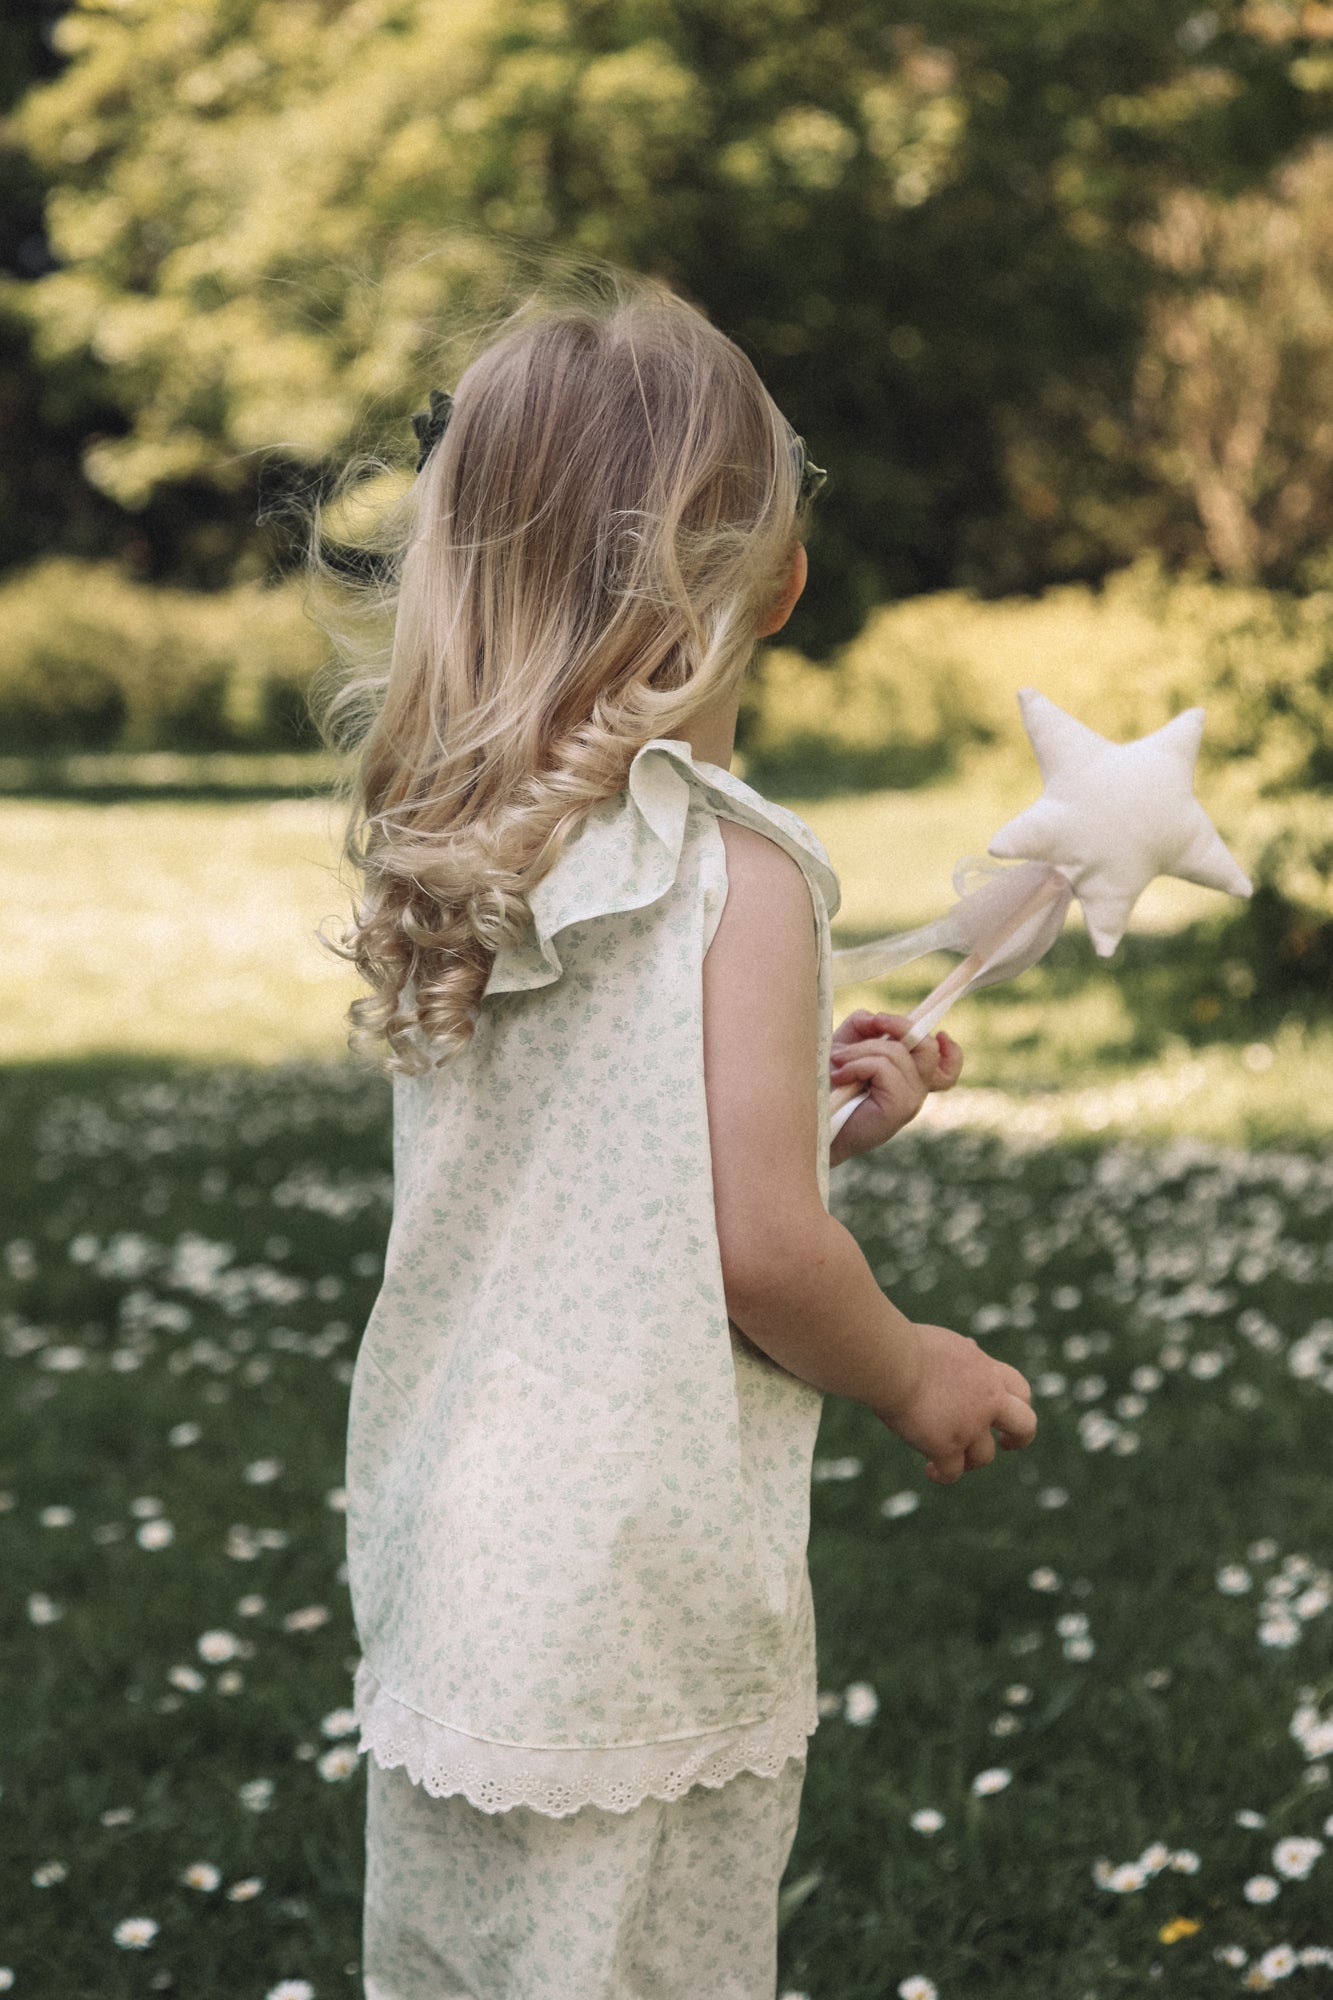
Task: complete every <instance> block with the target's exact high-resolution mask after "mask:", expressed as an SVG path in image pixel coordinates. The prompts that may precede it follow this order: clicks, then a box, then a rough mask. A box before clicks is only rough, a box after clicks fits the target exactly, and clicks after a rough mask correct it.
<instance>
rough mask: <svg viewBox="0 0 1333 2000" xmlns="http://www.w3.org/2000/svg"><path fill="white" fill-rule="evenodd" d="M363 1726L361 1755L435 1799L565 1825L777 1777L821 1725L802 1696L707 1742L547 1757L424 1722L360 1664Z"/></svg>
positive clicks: (548, 1753)
mask: <svg viewBox="0 0 1333 2000" xmlns="http://www.w3.org/2000/svg"><path fill="white" fill-rule="evenodd" d="M353 1703H354V1708H355V1713H356V1718H357V1721H358V1723H359V1724H360V1726H361V1741H360V1743H359V1744H358V1746H357V1748H358V1752H367V1751H368V1752H369V1753H370V1754H371V1755H372V1756H373V1757H374V1759H375V1761H376V1763H377V1764H379V1766H380V1767H381V1769H383V1770H386V1771H389V1770H393V1769H394V1768H395V1767H396V1766H398V1765H402V1766H403V1767H404V1768H405V1769H406V1771H407V1775H408V1777H409V1778H410V1779H411V1780H412V1782H413V1784H416V1785H421V1786H422V1787H423V1788H424V1789H425V1790H426V1791H427V1792H429V1793H430V1795H431V1796H432V1797H433V1798H444V1797H446V1796H448V1795H450V1794H452V1793H456V1792H461V1793H462V1794H463V1796H464V1797H465V1798H466V1799H467V1800H468V1802H469V1804H471V1805H474V1806H479V1807H480V1808H481V1810H482V1811H483V1812H489V1813H497V1812H507V1811H508V1810H509V1809H510V1807H511V1806H530V1807H531V1808H532V1809H533V1811H534V1812H540V1813H545V1814H546V1815H547V1816H548V1817H550V1818H555V1819H562V1818H564V1817H565V1816H566V1815H567V1814H569V1813H574V1812H577V1811H578V1810H579V1807H580V1806H585V1805H594V1806H601V1807H603V1808H605V1810H607V1811H608V1812H617V1813H625V1812H632V1811H633V1809H634V1807H635V1806H637V1805H641V1804H642V1803H643V1802H644V1800H645V1799H650V1798H651V1799H667V1800H670V1799H678V1798H680V1797H681V1796H682V1795H683V1794H684V1793H685V1792H687V1791H688V1790H689V1789H690V1787H691V1786H692V1785H708V1786H709V1787H711V1788H713V1789H716V1788H717V1787H718V1786H720V1785H724V1784H726V1782H727V1780H728V1779H729V1778H734V1777H736V1776H737V1775H738V1774H739V1773H740V1772H742V1771H753V1772H754V1773H755V1774H756V1775H757V1776H758V1777H762V1778H775V1777H777V1775H778V1773H779V1772H780V1771H781V1770H782V1767H783V1765H784V1764H785V1763H786V1762H787V1760H788V1758H790V1757H804V1756H805V1755H806V1751H807V1748H808V1740H807V1739H808V1738H809V1737H810V1735H811V1734H812V1733H813V1731H814V1730H815V1729H816V1728H817V1727H818V1712H817V1709H816V1707H815V1702H814V1697H813V1694H812V1693H811V1692H809V1691H808V1690H806V1689H801V1690H800V1691H799V1692H798V1694H797V1695H796V1696H795V1697H794V1698H793V1699H791V1700H789V1701H788V1702H787V1703H786V1704H784V1706H783V1707H782V1708H780V1709H779V1710H778V1711H777V1713H776V1714H774V1715H772V1716H766V1717H764V1718H763V1719H762V1720H760V1721H758V1722H751V1723H745V1724H741V1725H740V1726H738V1727H736V1728H733V1729H724V1730H718V1731H715V1732H713V1733H711V1734H709V1735H707V1736H692V1737H684V1738H682V1739H679V1740H677V1741H674V1742H663V1743H638V1744H616V1745H612V1746H611V1747H609V1748H605V1749H592V1750H586V1749H573V1750H546V1749H533V1748H530V1747H529V1746H528V1745H526V1744H511V1743H491V1742H487V1741H486V1740H484V1739H483V1738H481V1737H478V1736H468V1735H465V1734H464V1732H463V1731H462V1730H458V1729H451V1728H449V1727H448V1726H447V1724H445V1723H442V1722H436V1721H434V1720H433V1718H432V1717H430V1716H427V1715H421V1714H419V1713H418V1712H417V1710H416V1709H413V1708H409V1707H407V1705H406V1704H405V1703H404V1702H401V1701H398V1700H397V1699H396V1698H395V1697H394V1696H393V1695H391V1694H390V1693H389V1692H388V1690H387V1689H386V1688H384V1687H383V1686H381V1684H380V1682H379V1681H378V1680H377V1679H376V1677H375V1675H374V1674H373V1673H372V1672H371V1670H370V1668H369V1666H368V1665H367V1664H366V1662H365V1661H364V1660H362V1661H361V1662H360V1664H359V1666H358V1667H357V1670H356V1680H355V1685H354V1692H353Z"/></svg>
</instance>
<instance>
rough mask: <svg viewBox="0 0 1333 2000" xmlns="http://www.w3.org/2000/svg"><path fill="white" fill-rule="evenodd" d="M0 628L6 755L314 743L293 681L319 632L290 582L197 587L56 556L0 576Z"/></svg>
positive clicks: (304, 671)
mask: <svg viewBox="0 0 1333 2000" xmlns="http://www.w3.org/2000/svg"><path fill="white" fill-rule="evenodd" d="M0 629H3V630H4V633H5V647H4V651H3V654H0V747H3V749H4V751H5V752H6V753H9V754H16V753H19V754H22V753H28V754H40V753H43V752H55V751H64V750H90V749H91V750H240V749H250V750H291V749H297V748H301V747H303V746H307V747H314V745H315V743H316V741H317V739H316V736H315V733H314V730H313V728H312V726H311V724H310V721H309V718H308V715H307V713H306V708H305V698H304V688H305V685H306V683H307V681H308V680H309V678H310V676H311V674H312V673H313V672H314V670H315V668H316V667H317V666H318V664H319V662H320V660H321V659H322V658H323V656H324V652H325V644H324V640H323V637H322V635H321V634H320V633H319V632H318V631H317V630H316V628H315V626H314V625H313V624H311V623H310V621H309V620H308V619H307V618H306V617H305V615H304V613H303V610H302V604H301V595H300V590H299V587H298V586H297V585H295V584H292V583H288V584H284V585H282V586H279V587H277V588H273V589H266V588H265V587H264V586H263V585H261V584H253V583H252V584H239V585H236V586H235V587H234V588H232V589H230V590H225V591H219V592H217V593H216V594H214V595H204V594H202V593H197V592H191V591H184V590H168V589H161V588H156V589H153V588H149V587H147V586H145V585H142V584H136V583H132V582H130V581H129V580H128V579H127V578H126V577H125V576H124V575H123V573H122V572H121V571H120V570H119V569H118V568H117V567H116V565H115V564H113V563H95V564H86V563H79V562H75V561H73V560H71V559H68V558H59V557H57V558H52V559H50V560H48V561H46V562H42V563H38V564H35V565H33V567H31V568H30V569H27V570H24V571H22V572H20V573H19V574H18V575H17V576H15V577H12V578H11V579H9V580H8V581H6V582H5V583H4V584H3V585H2V586H0Z"/></svg>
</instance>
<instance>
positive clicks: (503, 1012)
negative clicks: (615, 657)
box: [347, 739, 839, 1813]
mask: <svg viewBox="0 0 1333 2000" xmlns="http://www.w3.org/2000/svg"><path fill="white" fill-rule="evenodd" d="M719 816H722V817H729V818H733V819H737V820H740V821H742V822H743V823H746V824H749V825H752V826H755V827H757V828H758V829H759V830H760V831H761V832H763V833H765V834H767V835H768V836H769V837H770V838H773V839H775V840H776V841H777V842H778V843H779V844H780V845H781V846H782V847H784V848H785V849H786V851H787V852H788V853H790V854H791V855H792V856H793V858H794V859H795V860H796V861H797V863H798V864H799V865H800V867H801V869H802V871H803V873H804V875H805V877H806V879H807V882H808V883H809V886H810V891H811V907H812V919H813V922H814V926H815V932H816V937H817V945H818V979H819V1016H820V1024H821V1026H820V1037H819V1048H818V1052H817V1079H816V1081H817V1101H818V1103H819V1106H820V1111H819V1131H818V1135H817V1146H818V1153H817V1159H816V1171H817V1175H818V1181H819V1187H820V1191H821V1196H822V1198H823V1200H824V1203H825V1205H826V1206H827V1202H828V1147H829V1136H828V1094H827V1089H826V1087H825V1086H826V1081H827V1075H828V1057H829V1043H830V1039H831V1032H832V982H831V952H830V945H829V918H830V916H831V915H832V914H833V913H834V912H835V911H836V909H837V906H838V900H839V890H838V883H837V878H836V876H835V874H834V873H833V870H832V868H831V867H830V865H829V861H828V857H827V855H826V854H825V852H824V850H823V848H822V846H821V845H820V843H819V842H818V840H817V839H816V837H815V835H814V834H813V833H812V832H811V830H810V829H809V828H808V827H807V826H806V825H805V823H804V822H803V821H802V820H800V819H799V818H798V817H797V816H796V815H795V814H793V813H790V812H787V811H786V810H785V809H784V808H782V807H779V806H776V805H774V804H773V803H772V802H771V801H769V800H766V799H764V798H762V797H761V795H760V794H759V793H757V792H755V791H754V790H753V789H752V788H751V787H749V786H747V785H745V784H744V783H743V782H742V781H741V780H740V779H738V778H736V777H734V776H733V775H732V774H731V773H729V772H726V771H723V770H721V769H720V768H719V767H718V766H715V765H711V764H706V763H703V762H701V761H697V760H696V759H695V758H694V757H693V755H692V753H691V751H690V749H689V746H688V745H687V744H685V743H683V742H679V741H676V740H674V739H659V740H656V741H654V742H652V743H649V744H647V745H645V746H644V747H643V748H642V749H641V750H640V751H639V753H638V755H637V756H636V758H635V760H634V763H633V766H632V768H631V770H630V774H629V782H628V785H627V787H626V788H625V790H624V791H622V792H621V793H619V794H617V795H616V796H615V797H614V798H612V799H608V800H606V801H604V802H603V803H602V804H601V805H599V806H598V807H596V808H595V809H594V810H593V811H592V812H591V813H590V814H588V815H587V817H586V818H585V820H584V821H583V823H582V824H581V826H580V828H579V830H578V832H577V834H576V835H575V837H574V838H573V839H572V840H571V842H570V843H569V844H568V846H567V847H566V849H565V851H564V852H563V853H562V854H561V856H560V858H559V859H558V861H557V862H556V864H555V866H554V867H553V868H552V870H551V871H550V872H549V873H548V875H547V876H546V877H545V878H544V880H543V881H542V882H541V883H540V884H539V886H538V888H537V890H536V891H535V892H534V895H533V898H532V908H533V923H532V926H531V928H530V933H529V935H528V936H526V937H525V938H524V939H522V940H520V941H519V942H517V943H515V944H514V945H513V946H510V947H506V948H505V949H504V950H502V951H501V952H500V953H499V954H498V955H497V957H496V961H495V964H494V967H493V969H492V973H491V977H490V981H489V984H488V986H487V989H486V993H485V996H484V997H483V1000H482V1004H481V1007H480V1009H479V1017H478V1024H477V1029H476V1033H475V1035H474V1038H473V1040H472V1042H471V1043H470V1045H469V1047H468V1049H467V1051H466V1052H465V1053H464V1054H463V1055H462V1056H461V1057H459V1058H457V1059H456V1060H455V1061H453V1062H452V1063H448V1064H445V1065H443V1066H441V1067H438V1068H436V1069H434V1070H432V1071H430V1072H428V1073H426V1074H424V1075H422V1076H418V1077H407V1078H404V1077H398V1078H395V1082H394V1214H393V1223H392V1228H391V1232H390V1238H389V1245H388V1252H387V1257H386V1264H385V1274H384V1282H383V1286H382V1288H381V1291H380V1294H379V1296H378V1298H377V1300H376V1302H375V1306H374V1308H373V1311H372V1313H371V1316H370V1320H369V1323H368V1325H367V1327H366V1331H365V1336H364V1339H363V1341H362V1344H361V1349H360V1353H359V1355H358V1359H357V1364H356V1372H355V1376H354V1379H353V1384H352V1395H351V1408H350V1415H349V1427H348V1446H347V1493H348V1515H347V1526H348V1561H349V1576H350V1583H351V1590H352V1605H353V1612H354V1616H355V1619H356V1625H357V1631H358V1634H359V1637H360V1641H361V1646H362V1651H363V1654H364V1671H363V1672H362V1673H361V1674H359V1675H358V1683H357V1705H358V1715H359V1718H360V1721H361V1724H362V1748H363V1749H369V1750H371V1751H372V1752H375V1753H377V1755H378V1758H379V1761H380V1762H381V1763H389V1764H402V1763H405V1764H407V1765H408V1766H409V1770H410V1775H411V1776H413V1777H414V1778H417V1779H419V1780H421V1781H422V1782H424V1783H425V1784H426V1786H427V1789H429V1790H433V1791H436V1792H438V1793H445V1792H450V1791H459V1790H461V1791H463V1792H464V1793H465V1794H466V1795H467V1796H468V1797H469V1798H470V1799H471V1800H472V1802H473V1803H474V1804H484V1805H485V1806H487V1807H488V1808H489V1809H491V1810H494V1809H495V1808H496V1807H497V1806H506V1805H513V1804H516V1803H526V1804H530V1805H533V1806H535V1807H537V1808H538V1809H539V1810H541V1809H545V1810H547V1811H550V1812H557V1813H567V1812H569V1811H571V1810H573V1809H574V1808H575V1807H576V1806H577V1805H578V1804H579V1803H580V1802H581V1800H583V1799H587V1800H590V1801H598V1800H601V1801H602V1802H604V1803H605V1802H612V1803H614V1804H615V1805H616V1807H617V1808H618V1809H621V1810H623V1809H624V1808H625V1807H626V1806H628V1805H631V1804H634V1803H637V1802H638V1801H639V1800H640V1799H642V1798H645V1797H648V1796H656V1797H672V1796H675V1795H676V1792H677V1791H678V1790H679V1782H678V1781H677V1782H674V1783H673V1782H666V1783H664V1782H663V1781H662V1773H663V1772H664V1771H665V1770H668V1769H669V1770H670V1771H671V1772H672V1773H673V1774H675V1776H676V1779H677V1780H678V1779H679V1772H680V1770H681V1769H682V1768H684V1766H683V1765H682V1759H683V1760H684V1762H685V1765H688V1762H689V1759H690V1757H691V1756H693V1757H695V1759H696V1761H701V1760H702V1758H703V1757H704V1756H707V1757H708V1758H709V1761H708V1764H707V1771H708V1776H709V1780H710V1782H712V1783H718V1782H721V1781H722V1780H723V1779H724V1778H725V1777H727V1776H729V1775H731V1770H734V1771H740V1770H743V1769H751V1770H766V1771H768V1772H769V1773H770V1774H771V1773H772V1772H773V1771H776V1770H777V1769H778V1768H779V1767H780V1765H781V1762H782V1760H783V1758H784V1757H785V1756H786V1755H787V1754H793V1755H794V1754H796V1753H797V1750H798V1748H800V1749H803V1748H804V1740H805V1737H806V1736H807V1735H808V1733H809V1731H810V1730H812V1729H813V1728H814V1727H815V1724H816V1711H815V1644H814V1639H815V1635H814V1618H813V1608H812V1604H811V1599H810V1581H809V1574H808V1569H807V1563H806V1547H807V1540H808V1533H809V1484H810V1462H811V1457H812V1454H813V1449H814V1441H815V1435H816V1432H817V1429H818V1425H819V1416H820V1410H821V1406H822V1400H823V1399H822V1396H821V1394H820V1392H819V1391H818V1390H817V1389H814V1388H812V1387H811V1386H810V1385H809V1384H807V1383H805V1382H802V1381H799V1380H798V1379H797V1378H796V1377H794V1376H792V1375H790V1374H788V1373H787V1372H786V1371H785V1370H784V1369H782V1368H780V1367H778V1366H777V1365H776V1364H775V1363H774V1362H772V1361H770V1360H769V1359H768V1357H767V1356H766V1355H764V1354H762V1353H761V1352H760V1350H759V1349H758V1348H756V1347H755V1346H753V1345H752V1344H751V1343H750V1342H749V1341H748V1340H747V1339H746V1338H745V1336H744V1334H743V1333H741V1331H740V1329H739V1328H737V1327H735V1326H734V1325H733V1324H732V1323H731V1322H730V1321H729V1320H728V1317H727V1311H726V1304H725V1299H724V1295H723V1288H722V1271H721V1261H720V1256H719V1250H718V1241H717V1229H716V1223H715V1217H714V1211H713V1192H712V1172H711V1162H710V1152H709V1138H708V1122H707V1107H706V1103H705V1097H704V1078H703V1024H702V964H703V956H704V952H705V951H706V949H707V947H708V944H709V943H710V941H711V939H712V936H713V933H714V931H715V930H716V927H717V923H718V921H719V919H720V917H721V914H722V907H723V904H724V902H725V899H726V859H725V850H724V847H723V843H722V836H721V833H720V831H719V828H718V818H719ZM793 1717H794V1718H795V1721H793ZM775 1719H780V1727H781V1730H782V1732H784V1734H785V1739H786V1740H785V1741H784V1742H783V1743H781V1744H780V1745H778V1747H777V1748H776V1749H775V1747H774V1744H773V1742H772V1741H771V1740H770V1741H769V1742H768V1743H767V1746H766V1748H767V1760H765V1757H764V1756H763V1755H760V1756H758V1757H756V1755H755V1748H756V1744H757V1743H759V1742H760V1741H761V1739H762V1738H763V1732H764V1731H765V1729H770V1728H774V1727H778V1726H779V1721H778V1720H775ZM793 1735H794V1738H795V1740H793ZM733 1745H734V1758H733V1760H732V1766H731V1770H729V1769H728V1757H729V1756H730V1755H731V1746H733ZM663 1746H667V1749H666V1751H665V1753H664V1749H663ZM561 1753H564V1760H565V1762H566V1763H567V1765H568V1768H569V1770H570V1771H571V1772H573V1771H577V1772H578V1773H579V1779H578V1782H577V1783H575V1784H565V1785H563V1786H562V1785H561V1784H560V1783H559V1782H558V1780H556V1779H552V1778H551V1775H550V1774H551V1772H552V1770H553V1769H554V1770H555V1771H557V1772H558V1771H559V1768H560V1765H561ZM664 1754H665V1756H666V1759H667V1761H666V1763H664V1762H663V1757H664ZM590 1760H591V1764H593V1765H595V1766H596V1769H597V1770H598V1771H599V1772H600V1773H601V1774H602V1775H601V1777H600V1778H599V1779H598V1778H594V1779H590V1780H587V1782H585V1776H584V1774H586V1773H587V1771H588V1770H589V1768H590ZM488 1774H489V1781H488Z"/></svg>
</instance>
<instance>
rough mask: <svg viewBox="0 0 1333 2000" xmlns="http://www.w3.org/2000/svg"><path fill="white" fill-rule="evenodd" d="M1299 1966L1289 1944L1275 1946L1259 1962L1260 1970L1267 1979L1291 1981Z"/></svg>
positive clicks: (1298, 1961)
mask: <svg viewBox="0 0 1333 2000" xmlns="http://www.w3.org/2000/svg"><path fill="white" fill-rule="evenodd" d="M1299 1964H1300V1960H1299V1959H1298V1958H1297V1956H1296V1954H1295V1952H1294V1951H1293V1950H1292V1948H1291V1946H1290V1945H1289V1944H1275V1945H1274V1946H1273V1947H1272V1949H1271V1951H1266V1952H1265V1953H1264V1955H1263V1957H1262V1958H1261V1959H1260V1960H1259V1970H1260V1972H1262V1973H1263V1975H1264V1978H1265V1979H1289V1978H1290V1977H1291V1975H1292V1973H1293V1972H1294V1971H1295V1970H1296V1967H1297V1966H1298V1965H1299Z"/></svg>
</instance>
